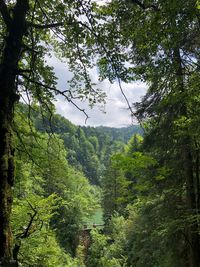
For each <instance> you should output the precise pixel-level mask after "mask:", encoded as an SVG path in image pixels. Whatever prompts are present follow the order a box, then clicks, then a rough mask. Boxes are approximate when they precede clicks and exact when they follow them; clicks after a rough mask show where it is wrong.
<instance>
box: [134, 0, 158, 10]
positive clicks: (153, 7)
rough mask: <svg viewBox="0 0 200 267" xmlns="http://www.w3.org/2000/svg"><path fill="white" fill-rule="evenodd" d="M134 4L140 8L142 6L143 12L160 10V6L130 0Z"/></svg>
mask: <svg viewBox="0 0 200 267" xmlns="http://www.w3.org/2000/svg"><path fill="white" fill-rule="evenodd" d="M130 1H131V2H132V3H133V4H136V5H138V6H140V7H141V8H142V9H143V10H146V9H153V10H156V11H158V10H159V8H158V6H156V5H154V4H152V5H145V4H144V3H142V2H140V1H139V0H130Z"/></svg>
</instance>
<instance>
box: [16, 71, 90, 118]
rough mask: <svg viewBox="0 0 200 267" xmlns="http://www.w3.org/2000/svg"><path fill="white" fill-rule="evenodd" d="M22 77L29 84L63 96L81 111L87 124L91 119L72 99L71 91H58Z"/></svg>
mask: <svg viewBox="0 0 200 267" xmlns="http://www.w3.org/2000/svg"><path fill="white" fill-rule="evenodd" d="M20 76H22V77H24V79H26V80H28V81H29V82H31V83H33V84H36V85H38V86H41V87H43V88H45V89H47V90H50V91H53V92H54V93H55V94H57V95H61V96H63V97H64V98H65V99H66V100H67V101H68V102H69V103H71V104H72V105H73V106H74V107H76V108H77V109H78V110H79V111H81V112H83V114H84V115H85V117H86V119H85V122H86V121H87V119H88V118H89V116H88V114H87V113H86V111H85V109H81V108H80V107H79V106H78V105H77V104H76V103H75V102H74V101H73V100H72V99H73V96H72V94H71V92H70V91H69V90H65V91H60V90H58V89H56V88H55V87H51V86H48V85H46V84H43V83H41V82H38V81H35V80H33V79H31V78H29V77H27V76H26V75H24V74H20ZM66 93H69V94H70V95H71V98H70V97H69V96H67V95H66Z"/></svg>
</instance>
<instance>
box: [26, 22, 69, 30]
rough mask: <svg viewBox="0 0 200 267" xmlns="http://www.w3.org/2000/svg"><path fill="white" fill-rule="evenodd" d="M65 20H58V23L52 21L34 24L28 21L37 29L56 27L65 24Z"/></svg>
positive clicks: (29, 24)
mask: <svg viewBox="0 0 200 267" xmlns="http://www.w3.org/2000/svg"><path fill="white" fill-rule="evenodd" d="M63 25H64V24H63V22H57V23H50V24H44V25H42V24H34V23H28V26H31V27H33V28H36V29H51V28H56V27H60V26H63Z"/></svg>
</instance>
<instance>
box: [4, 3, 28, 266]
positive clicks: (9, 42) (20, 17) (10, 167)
mask: <svg viewBox="0 0 200 267" xmlns="http://www.w3.org/2000/svg"><path fill="white" fill-rule="evenodd" d="M28 10H29V5H28V0H18V1H17V3H16V5H15V7H14V9H13V17H12V19H11V22H10V25H7V37H6V40H5V46H4V51H3V54H2V60H1V66H0V261H1V262H2V264H3V266H8V262H9V261H10V260H11V259H12V234H11V229H10V214H11V208H12V186H13V184H14V146H13V135H12V123H13V115H14V114H13V111H14V105H15V102H16V101H17V99H18V96H17V94H16V84H15V80H16V74H17V68H18V62H19V60H20V56H21V51H22V39H23V36H24V34H25V33H26V21H25V17H26V14H27V12H28Z"/></svg>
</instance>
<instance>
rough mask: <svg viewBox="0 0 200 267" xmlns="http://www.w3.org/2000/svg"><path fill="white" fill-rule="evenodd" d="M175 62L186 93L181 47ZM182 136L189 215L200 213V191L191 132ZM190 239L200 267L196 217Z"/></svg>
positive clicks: (192, 262) (193, 260)
mask: <svg viewBox="0 0 200 267" xmlns="http://www.w3.org/2000/svg"><path fill="white" fill-rule="evenodd" d="M174 62H175V67H176V75H177V84H178V89H179V91H180V92H182V93H184V91H185V88H184V87H185V86H184V72H183V67H182V61H181V54H180V49H179V48H176V49H174ZM179 112H180V115H181V116H186V117H187V104H186V103H184V102H183V103H182V104H181V107H180V111H179ZM184 134H185V135H184V136H183V137H182V156H183V166H184V171H185V178H186V198H187V208H188V213H189V216H196V215H198V213H199V211H198V206H197V199H198V198H199V197H200V196H199V195H198V193H199V191H198V190H195V186H197V184H196V182H197V181H195V177H194V171H195V166H194V163H193V151H192V140H191V137H190V134H189V133H184ZM188 240H189V243H190V246H189V259H188V260H189V266H190V267H200V239H199V225H198V220H197V219H196V220H195V221H194V222H193V223H192V224H191V225H190V226H189V229H188Z"/></svg>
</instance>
